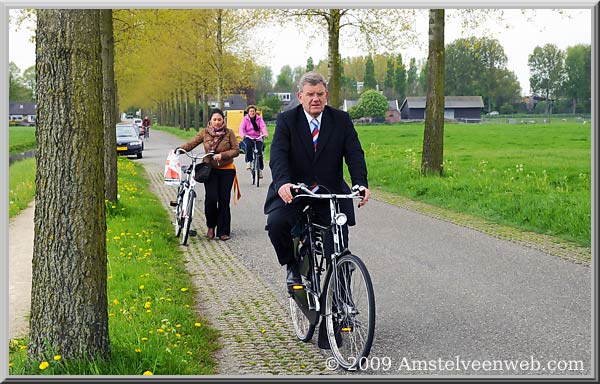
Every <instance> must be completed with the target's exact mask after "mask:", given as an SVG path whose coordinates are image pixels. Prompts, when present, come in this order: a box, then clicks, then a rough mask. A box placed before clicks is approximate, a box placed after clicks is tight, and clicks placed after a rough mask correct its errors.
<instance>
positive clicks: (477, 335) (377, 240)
mask: <svg viewBox="0 0 600 384" xmlns="http://www.w3.org/2000/svg"><path fill="white" fill-rule="evenodd" d="M180 142H181V140H179V139H176V138H173V137H172V136H171V135H168V134H164V133H161V132H158V131H154V133H153V135H152V137H151V138H150V140H149V141H148V142H147V144H146V145H147V150H146V151H145V153H144V159H141V160H139V162H141V163H142V164H144V165H145V166H146V169H147V170H148V175H149V176H150V178H151V180H152V183H151V185H152V189H153V191H154V192H155V193H157V195H158V196H159V197H161V200H162V201H163V203H165V202H167V201H168V200H169V199H171V198H172V197H171V196H170V195H169V192H171V193H172V194H174V189H172V188H174V187H166V186H164V185H163V184H162V181H161V180H160V177H161V174H162V166H163V165H164V160H165V158H166V154H167V152H168V149H169V148H173V147H174V146H175V145H177V144H179V143H180ZM136 161H138V160H136ZM236 165H237V167H238V172H239V179H240V185H241V188H242V194H243V196H242V199H241V200H240V201H239V202H238V204H237V205H233V204H232V239H231V240H230V241H227V242H221V241H215V240H212V241H208V240H205V238H204V237H202V235H203V234H204V231H205V226H204V222H203V216H202V201H203V190H202V187H200V188H199V197H200V199H199V208H198V210H197V216H196V220H195V221H194V225H193V226H194V227H196V229H197V230H198V234H199V236H198V237H197V238H192V239H191V245H190V247H188V252H186V257H187V260H188V267H189V269H190V272H191V273H192V278H193V279H194V280H195V281H196V284H197V286H198V289H199V292H200V293H201V296H200V300H199V302H198V309H199V312H200V313H201V314H202V315H203V316H206V315H207V314H208V315H209V316H207V317H209V319H211V320H212V321H213V322H214V324H215V325H216V326H217V327H218V328H219V329H221V330H222V331H223V335H224V349H223V351H222V356H221V357H222V365H221V367H220V369H219V373H220V374H225V375H228V374H233V375H239V374H244V375H246V374H250V375H268V374H292V375H306V374H311V373H314V374H320V373H327V371H326V370H324V367H323V365H322V364H323V361H324V359H325V358H326V357H327V356H328V354H327V353H323V352H322V351H321V352H320V351H319V350H318V348H317V347H316V345H314V343H309V344H302V343H298V342H295V341H294V339H293V336H290V335H291V329H290V323H289V320H288V318H287V309H286V307H285V305H286V298H285V296H286V295H285V290H284V286H283V282H284V275H285V274H284V271H283V268H282V267H280V266H279V265H278V264H277V262H276V257H275V254H274V252H273V250H272V247H271V246H270V243H269V240H268V237H267V236H266V232H265V231H264V223H265V217H264V215H263V213H262V204H263V202H264V196H265V194H266V189H267V186H268V183H269V182H270V173H269V171H268V167H267V168H266V169H265V172H264V173H265V179H264V180H263V181H264V185H262V186H261V187H259V188H256V187H253V186H251V185H250V181H249V180H250V175H249V174H248V173H247V172H245V170H244V168H243V155H240V157H239V158H238V159H236ZM165 188H171V189H169V190H168V191H169V192H167V190H165ZM419 209H420V208H417V210H419ZM431 216H435V214H431V213H428V212H426V213H425V214H421V213H418V212H415V211H414V210H412V209H404V208H401V207H398V206H397V205H393V204H389V203H385V202H383V201H376V200H372V201H371V202H369V204H367V206H365V207H364V208H361V209H359V210H357V221H358V225H357V226H355V227H353V228H352V229H351V233H350V241H351V243H350V245H351V247H350V248H351V250H352V251H353V252H354V253H356V254H358V255H360V256H361V257H362V258H363V260H364V261H365V263H366V264H367V266H368V268H369V271H370V273H371V276H372V278H373V282H374V287H375V294H376V301H377V327H376V334H375V341H374V346H373V350H372V353H371V358H373V359H380V360H383V359H389V360H390V361H391V362H392V364H393V365H392V369H389V370H386V371H383V370H382V369H379V370H375V369H370V370H367V371H366V372H364V373H366V374H380V375H394V376H412V375H490V374H491V375H529V374H537V375H540V374H542V375H544V374H572V375H582V374H583V375H589V374H590V372H591V367H590V365H591V347H592V345H591V329H592V328H591V327H592V320H593V318H592V312H591V309H592V304H591V290H592V287H593V283H592V273H591V268H589V267H588V266H586V265H585V264H576V263H573V262H571V261H568V260H566V259H565V258H560V257H557V256H553V255H551V254H549V253H546V252H542V251H540V250H539V249H544V248H543V247H537V248H538V249H536V248H535V244H534V245H533V248H532V245H528V246H526V245H524V243H522V242H518V239H517V240H514V239H513V241H507V240H503V239H501V238H498V237H497V236H491V235H489V234H486V233H483V232H481V231H480V230H474V229H470V228H466V227H465V226H464V225H462V224H460V225H457V224H454V223H452V222H448V221H443V220H439V219H437V218H434V217H431ZM441 216H443V215H441ZM442 218H443V217H442ZM30 228H32V227H30ZM515 241H517V242H515ZM567 251H568V247H567ZM567 251H566V253H567V254H568V253H569V252H567ZM13 256H14V255H12V254H11V263H12V260H13ZM223 258H224V259H223ZM574 259H577V257H574ZM212 268H217V271H216V272H215V271H213V270H212ZM258 274H260V276H261V277H262V278H261V279H260V280H258V281H254V280H252V278H254V277H256V276H257V275H258ZM13 276H14V275H12V274H11V282H12V278H13ZM244 282H248V284H249V286H250V288H248V285H245V284H244ZM246 295H249V296H250V297H253V298H256V299H257V300H256V301H255V302H253V303H255V305H254V306H250V307H248V306H245V307H244V305H243V304H244V303H248V302H249V301H248V296H246ZM238 299H240V300H238ZM250 302H252V301H250ZM267 304H268V306H267ZM232 308H233V309H232ZM11 311H12V307H11ZM253 311H254V312H253ZM256 311H258V312H259V314H257V312H256ZM265 313H270V314H269V315H265ZM256 319H263V320H261V322H260V323H259V322H257V321H256ZM250 324H254V325H252V326H251V325H250ZM255 327H259V328H260V329H258V328H255ZM269 327H271V328H269ZM263 331H264V332H263ZM247 334H250V335H252V336H253V337H252V339H249V338H246V341H247V342H246V343H240V342H239V341H240V340H241V339H243V337H244V336H245V335H247ZM257 346H258V347H257ZM290 350H292V352H290ZM286 351H287V352H288V353H287V354H286ZM296 353H299V355H302V356H305V355H306V356H310V357H308V358H307V359H306V360H303V361H304V363H301V365H300V366H298V365H294V362H296V363H297V362H298V356H299V355H298V354H296ZM457 356H458V357H460V358H461V359H467V360H468V359H470V360H477V359H478V360H484V359H489V360H494V359H503V360H507V359H521V360H526V359H530V358H532V357H533V358H535V359H537V360H540V361H547V360H550V359H555V360H573V361H581V362H583V364H584V369H583V370H582V371H575V372H548V371H543V372H542V371H537V372H531V371H530V372H522V371H514V370H513V371H511V370H503V371H493V372H486V371H481V370H480V371H474V370H462V371H460V370H459V371H456V370H454V371H448V370H443V369H442V370H440V369H437V370H433V371H431V370H417V371H414V370H413V371H409V370H406V369H398V368H401V366H400V363H401V362H403V361H405V360H403V359H415V360H430V359H433V360H437V359H447V360H452V359H454V358H456V357H457ZM275 361H277V362H278V363H274V362H275ZM336 373H340V372H336Z"/></svg>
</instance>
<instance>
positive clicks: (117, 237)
mask: <svg viewBox="0 0 600 384" xmlns="http://www.w3.org/2000/svg"><path fill="white" fill-rule="evenodd" d="M113 240H121V237H119V236H114V237H113Z"/></svg>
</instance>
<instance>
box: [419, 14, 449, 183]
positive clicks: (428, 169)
mask: <svg viewBox="0 0 600 384" xmlns="http://www.w3.org/2000/svg"><path fill="white" fill-rule="evenodd" d="M428 53H429V55H428V58H427V65H428V73H427V102H426V106H425V131H424V133H423V156H422V159H421V172H422V173H423V174H424V175H428V174H438V175H440V176H441V175H442V174H443V171H444V169H443V162H444V78H445V69H444V10H443V9H431V10H430V11H429V52H428Z"/></svg>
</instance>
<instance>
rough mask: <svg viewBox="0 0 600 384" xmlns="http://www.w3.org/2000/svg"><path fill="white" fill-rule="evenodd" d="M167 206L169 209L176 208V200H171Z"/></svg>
mask: <svg viewBox="0 0 600 384" xmlns="http://www.w3.org/2000/svg"><path fill="white" fill-rule="evenodd" d="M169 205H170V206H171V207H176V206H177V201H176V200H171V201H169Z"/></svg>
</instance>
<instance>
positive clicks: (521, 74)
mask: <svg viewBox="0 0 600 384" xmlns="http://www.w3.org/2000/svg"><path fill="white" fill-rule="evenodd" d="M11 12H13V11H12V10H11ZM449 12H451V11H449ZM422 14H423V16H422V17H421V18H419V19H418V20H416V27H417V30H418V32H419V36H420V40H421V44H420V46H419V47H418V48H417V47H415V48H409V49H403V50H401V51H400V53H402V57H403V59H404V61H405V64H406V65H407V66H408V62H409V60H410V58H411V57H415V58H416V59H417V60H419V59H423V58H425V57H426V56H427V29H428V26H427V18H426V13H424V12H423V13H422ZM534 15H535V16H534V17H533V19H532V20H527V19H526V18H525V17H524V16H523V15H522V14H521V10H519V9H506V10H505V19H506V21H505V22H504V23H496V22H487V23H486V24H485V25H484V28H486V29H487V30H489V31H490V32H491V36H492V37H494V38H496V39H497V40H498V41H499V42H500V44H501V45H502V46H503V48H504V52H505V54H506V56H507V57H508V63H507V67H508V69H509V70H511V71H513V72H515V74H516V75H517V78H518V80H519V82H520V83H521V88H522V89H523V92H522V93H523V94H528V92H529V67H528V66H527V58H528V56H529V55H530V54H531V53H532V52H533V49H534V48H535V47H536V46H543V45H545V44H548V43H552V44H556V45H557V46H558V48H560V49H563V50H564V49H566V48H567V47H569V46H573V45H576V44H591V41H592V12H591V10H590V9H565V10H564V15H562V16H561V15H559V13H558V12H556V11H553V10H547V9H537V10H535V12H534ZM273 28H275V27H273ZM275 30H276V32H275V33H268V34H267V36H265V37H264V39H265V40H267V41H268V42H269V46H270V47H272V49H271V50H270V54H268V55H267V56H265V57H264V58H263V62H262V63H260V64H262V65H268V66H270V67H271V68H272V70H273V75H274V76H277V74H279V71H280V70H281V67H282V66H284V65H286V64H287V65H290V66H291V67H292V68H293V67H296V66H305V65H306V60H307V58H308V57H309V56H311V57H312V58H313V61H314V63H315V64H316V63H318V62H319V60H323V59H325V58H326V55H327V44H326V41H323V40H321V41H319V40H310V39H309V38H308V37H307V36H306V35H305V34H304V33H303V32H302V31H298V30H296V29H295V28H293V27H286V29H284V30H278V29H277V28H275ZM473 32H474V33H475V34H477V35H480V34H481V31H480V30H478V31H472V32H470V33H468V34H464V35H461V33H462V32H461V28H460V26H459V25H458V22H457V21H456V19H453V18H451V17H447V21H446V31H445V33H446V35H445V41H446V44H447V43H450V42H452V41H454V40H455V39H457V38H460V37H467V36H469V35H472V34H473ZM31 35H32V26H31V25H29V26H25V27H21V28H20V29H19V30H18V31H15V28H14V27H13V26H11V27H10V30H9V61H12V62H14V63H15V64H17V66H18V67H19V68H20V69H21V70H24V69H26V68H27V67H29V66H31V65H33V64H34V63H35V46H34V44H33V43H31V42H30V38H31ZM269 36H270V37H269ZM340 51H341V54H342V57H348V56H359V55H365V54H367V52H364V51H361V50H360V49H358V48H357V47H355V46H352V44H351V43H348V42H344V41H342V42H341V46H340Z"/></svg>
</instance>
